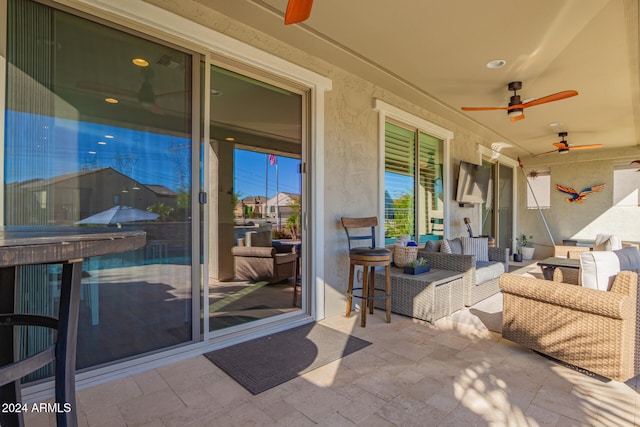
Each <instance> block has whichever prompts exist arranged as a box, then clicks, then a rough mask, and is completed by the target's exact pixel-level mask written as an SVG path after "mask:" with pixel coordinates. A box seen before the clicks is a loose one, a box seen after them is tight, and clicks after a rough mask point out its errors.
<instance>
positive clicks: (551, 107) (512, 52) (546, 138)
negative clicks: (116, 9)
mask: <svg viewBox="0 0 640 427" xmlns="http://www.w3.org/2000/svg"><path fill="white" fill-rule="evenodd" d="M197 1H198V2H199V3H201V4H203V5H205V6H207V7H210V8H212V9H215V10H218V11H219V12H221V13H223V14H225V15H227V16H229V17H231V18H233V19H235V20H238V21H240V22H242V23H245V24H247V25H249V26H251V27H253V28H256V29H258V30H259V31H262V32H265V33H267V34H269V35H271V36H273V37H276V38H278V39H281V40H282V41H284V42H286V43H288V44H290V45H292V46H294V47H296V48H298V49H301V50H304V51H307V52H308V53H310V54H312V55H313V56H316V57H319V58H321V59H323V60H325V61H327V62H329V63H332V64H335V65H336V66H339V67H341V68H344V69H346V70H348V71H351V72H354V73H357V74H359V75H364V76H366V78H367V79H368V80H371V81H372V82H374V83H375V84H377V85H380V86H382V87H385V88H387V89H389V90H392V91H393V92H395V93H398V94H400V95H402V96H404V97H406V98H407V99H411V100H414V102H416V103H419V104H420V105H421V106H423V107H425V108H428V109H429V110H430V111H433V112H434V113H436V114H438V115H440V116H442V117H444V118H446V119H448V120H452V121H454V122H457V123H459V124H461V125H463V126H465V127H467V128H469V129H470V130H472V131H473V132H477V133H479V134H481V135H483V136H485V137H487V138H488V139H489V140H490V141H492V142H506V143H508V144H511V145H512V148H507V149H505V150H504V151H503V152H504V153H505V154H508V155H511V156H513V157H515V156H528V155H531V154H535V153H540V152H544V151H549V150H552V149H553V148H554V147H553V146H552V145H551V144H552V143H554V142H557V141H558V140H559V138H558V136H557V133H558V132H568V133H569V136H568V138H567V140H568V141H569V142H570V143H571V144H573V145H585V144H603V145H604V147H603V149H613V148H622V147H634V146H637V145H638V143H639V138H638V136H639V135H638V133H639V132H640V73H639V68H640V66H639V64H640V62H639V39H640V37H639V33H638V29H639V12H638V9H639V7H638V1H637V0H560V1H559V0H485V1H479V0H450V1H443V0H401V1H400V0H398V1H389V0H348V1H345V0H316V1H315V2H314V5H313V10H312V12H311V17H310V18H309V19H308V20H307V21H305V22H304V23H302V24H297V25H288V26H285V25H284V23H283V16H284V10H285V9H286V4H287V0H246V1H237V0H236V1H228V0H197ZM492 59H504V60H505V61H506V62H507V65H506V66H505V67H503V68H500V69H488V68H486V67H485V64H486V63H487V62H488V61H490V60H492ZM511 81H522V85H523V88H522V90H520V91H519V95H521V97H522V99H523V100H524V99H528V98H540V97H543V96H546V95H550V94H553V93H556V92H561V91H564V90H570V89H573V90H577V91H578V92H579V95H578V96H576V97H573V98H568V99H564V100H561V101H557V102H553V103H548V104H543V105H539V106H535V107H531V108H529V109H526V110H525V115H526V119H524V120H521V121H518V122H515V123H512V122H510V120H509V119H508V117H507V114H506V112H505V111H481V112H462V111H461V110H460V108H461V107H463V106H467V107H479V106H482V107H484V106H487V107H503V106H507V104H508V102H509V97H510V96H511V95H512V93H511V92H509V91H508V90H507V84H508V83H509V82H511ZM552 122H561V123H563V125H562V126H560V127H550V126H549V123H552ZM553 155H555V154H553ZM570 155H572V154H570Z"/></svg>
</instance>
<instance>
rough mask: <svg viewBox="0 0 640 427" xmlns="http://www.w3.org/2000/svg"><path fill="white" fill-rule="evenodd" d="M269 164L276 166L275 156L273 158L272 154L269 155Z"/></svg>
mask: <svg viewBox="0 0 640 427" xmlns="http://www.w3.org/2000/svg"><path fill="white" fill-rule="evenodd" d="M269 164H270V165H271V166H273V165H275V164H276V156H274V155H273V154H269Z"/></svg>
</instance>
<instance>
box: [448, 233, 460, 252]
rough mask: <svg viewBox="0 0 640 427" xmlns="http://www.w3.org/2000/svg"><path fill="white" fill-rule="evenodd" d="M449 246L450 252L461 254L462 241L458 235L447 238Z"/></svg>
mask: <svg viewBox="0 0 640 427" xmlns="http://www.w3.org/2000/svg"><path fill="white" fill-rule="evenodd" d="M449 248H451V253H452V254H458V255H462V241H461V240H460V238H459V237H456V238H455V239H452V240H449Z"/></svg>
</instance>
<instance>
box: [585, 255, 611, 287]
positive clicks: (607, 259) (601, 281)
mask: <svg viewBox="0 0 640 427" xmlns="http://www.w3.org/2000/svg"><path fill="white" fill-rule="evenodd" d="M619 272H620V260H619V259H618V256H617V255H616V254H615V253H613V251H591V252H583V253H582V254H580V282H581V283H582V286H583V287H585V288H591V289H599V290H601V291H608V290H609V288H610V287H611V284H612V283H613V280H614V279H615V277H616V275H617V274H618V273H619Z"/></svg>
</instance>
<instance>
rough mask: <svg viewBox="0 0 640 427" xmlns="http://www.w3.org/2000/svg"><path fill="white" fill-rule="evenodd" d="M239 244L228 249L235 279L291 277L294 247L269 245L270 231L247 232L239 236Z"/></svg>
mask: <svg viewBox="0 0 640 427" xmlns="http://www.w3.org/2000/svg"><path fill="white" fill-rule="evenodd" d="M239 244H240V245H239V246H234V247H233V248H231V253H232V254H233V258H234V263H235V277H236V278H237V279H241V280H253V281H254V282H257V281H267V282H269V283H278V282H281V281H283V280H286V279H288V278H290V277H295V274H296V271H295V270H296V263H297V259H298V254H297V253H296V252H295V247H294V246H289V245H275V246H272V242H271V232H269V231H260V232H255V231H251V232H249V233H247V235H246V237H245V238H244V239H239ZM245 245H246V246H245Z"/></svg>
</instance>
